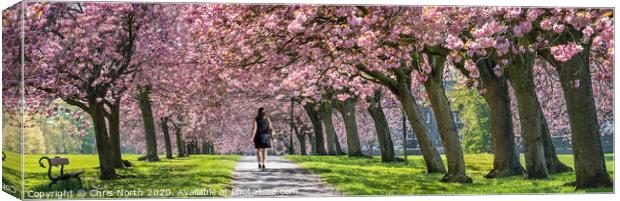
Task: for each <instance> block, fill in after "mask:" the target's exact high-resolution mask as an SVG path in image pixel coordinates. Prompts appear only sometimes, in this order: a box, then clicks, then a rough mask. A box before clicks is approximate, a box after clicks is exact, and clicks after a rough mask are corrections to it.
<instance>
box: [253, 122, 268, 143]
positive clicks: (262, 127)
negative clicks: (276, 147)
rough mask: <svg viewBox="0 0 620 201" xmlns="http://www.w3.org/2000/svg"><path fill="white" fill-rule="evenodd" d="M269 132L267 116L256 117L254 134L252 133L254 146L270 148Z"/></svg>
mask: <svg viewBox="0 0 620 201" xmlns="http://www.w3.org/2000/svg"><path fill="white" fill-rule="evenodd" d="M270 137H271V136H270V134H269V121H267V118H256V135H254V147H255V148H257V149H258V148H271V140H270Z"/></svg>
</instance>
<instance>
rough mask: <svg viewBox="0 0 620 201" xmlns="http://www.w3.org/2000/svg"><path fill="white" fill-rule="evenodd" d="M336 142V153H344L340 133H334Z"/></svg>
mask: <svg viewBox="0 0 620 201" xmlns="http://www.w3.org/2000/svg"><path fill="white" fill-rule="evenodd" d="M334 142H335V143H336V155H344V152H343V151H342V146H340V139H338V134H337V133H336V134H335V135H334Z"/></svg>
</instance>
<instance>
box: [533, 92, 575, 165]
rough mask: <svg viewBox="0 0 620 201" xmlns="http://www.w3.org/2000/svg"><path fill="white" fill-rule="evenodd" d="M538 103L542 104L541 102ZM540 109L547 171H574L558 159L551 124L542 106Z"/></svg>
mask: <svg viewBox="0 0 620 201" xmlns="http://www.w3.org/2000/svg"><path fill="white" fill-rule="evenodd" d="M538 105H540V103H539V104H538ZM539 110H540V128H541V129H542V130H541V132H542V137H543V148H544V150H545V160H546V163H547V171H549V173H550V174H553V173H562V172H570V171H573V168H571V167H568V166H567V165H565V164H564V163H562V162H561V161H560V159H558V154H557V153H556V152H555V146H554V145H553V140H552V139H551V132H549V125H548V124H547V119H546V118H545V115H544V114H543V112H542V108H541V107H539Z"/></svg>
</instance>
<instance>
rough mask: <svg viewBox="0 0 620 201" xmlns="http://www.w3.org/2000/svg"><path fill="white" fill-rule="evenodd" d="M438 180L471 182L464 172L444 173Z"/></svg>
mask: <svg viewBox="0 0 620 201" xmlns="http://www.w3.org/2000/svg"><path fill="white" fill-rule="evenodd" d="M439 181H440V182H446V183H472V180H471V178H469V177H468V176H467V175H465V174H454V175H453V174H449V173H448V174H445V175H444V176H443V177H442V178H441V179H440V180H439Z"/></svg>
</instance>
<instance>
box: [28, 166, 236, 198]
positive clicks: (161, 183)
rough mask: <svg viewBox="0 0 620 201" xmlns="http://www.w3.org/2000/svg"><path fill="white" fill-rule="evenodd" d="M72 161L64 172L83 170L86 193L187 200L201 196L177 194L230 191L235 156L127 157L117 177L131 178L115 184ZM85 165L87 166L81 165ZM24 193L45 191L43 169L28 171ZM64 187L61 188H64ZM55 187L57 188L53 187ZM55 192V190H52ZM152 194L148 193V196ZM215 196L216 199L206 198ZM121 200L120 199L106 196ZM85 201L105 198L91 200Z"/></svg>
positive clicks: (117, 180)
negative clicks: (152, 159) (120, 192)
mask: <svg viewBox="0 0 620 201" xmlns="http://www.w3.org/2000/svg"><path fill="white" fill-rule="evenodd" d="M74 158H75V161H76V162H73V161H74V159H73V158H72V159H71V160H72V163H73V164H72V165H73V167H71V165H70V166H68V167H70V168H67V169H66V170H65V171H68V172H72V171H79V170H84V171H86V173H84V174H83V175H82V176H81V178H82V181H83V187H84V188H85V189H87V190H88V189H98V190H111V191H116V190H142V191H144V193H143V194H140V195H137V196H132V197H188V196H200V197H202V195H178V194H177V192H178V191H181V190H184V191H188V190H195V189H202V188H206V189H213V190H215V191H225V190H229V189H231V186H230V183H231V181H232V170H233V169H234V166H235V164H236V161H237V160H238V156H192V157H184V158H175V159H171V160H168V159H162V160H161V161H158V162H144V161H137V160H136V158H137V156H130V157H128V158H129V160H130V161H131V162H132V163H133V167H130V168H122V169H117V170H116V173H117V174H119V175H134V176H135V177H133V178H124V179H116V180H99V179H98V178H99V171H98V169H95V167H96V166H97V165H98V164H97V163H96V161H94V160H93V161H91V160H90V159H89V160H88V161H80V160H82V159H81V158H80V157H78V156H74ZM84 163H88V164H90V165H87V164H84ZM25 177H26V189H27V190H33V191H47V184H49V179H48V178H47V172H46V170H43V169H42V168H41V169H40V170H39V169H32V170H29V172H27V173H26V174H25ZM63 185H64V184H63ZM54 186H56V185H54ZM69 187H70V186H59V187H58V190H61V189H63V188H69ZM54 188H55V189H56V187H54ZM155 190H162V191H167V192H169V193H164V194H162V193H158V194H152V193H155V192H153V191H155ZM149 192H151V193H149ZM209 196H218V195H209ZM108 197H120V196H119V195H116V194H115V195H112V196H106V197H105V198H108ZM85 198H104V197H96V196H94V197H91V196H86V197H85Z"/></svg>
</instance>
